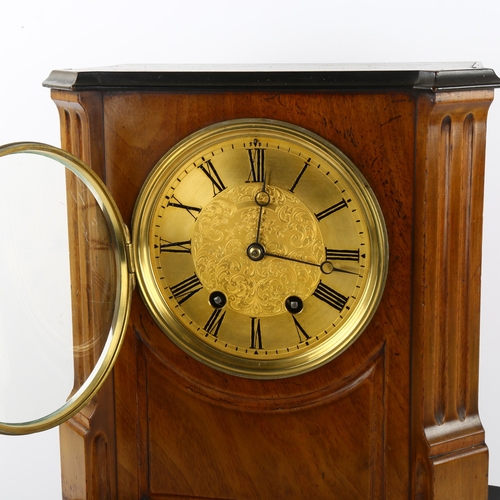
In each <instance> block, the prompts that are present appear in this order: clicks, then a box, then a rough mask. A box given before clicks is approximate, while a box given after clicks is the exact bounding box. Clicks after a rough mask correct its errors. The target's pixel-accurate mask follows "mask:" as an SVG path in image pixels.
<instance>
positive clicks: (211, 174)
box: [198, 158, 226, 196]
mask: <svg viewBox="0 0 500 500" xmlns="http://www.w3.org/2000/svg"><path fill="white" fill-rule="evenodd" d="M202 159H203V160H205V159H204V158H202ZM198 168H199V169H201V171H202V172H203V173H204V174H205V175H206V176H207V177H208V178H209V179H210V181H211V182H212V188H213V190H214V196H215V195H217V194H219V193H220V192H221V191H224V189H226V186H224V183H223V182H222V179H221V178H220V176H219V174H218V172H217V170H215V167H214V166H213V164H212V160H207V161H205V163H204V164H203V165H200V166H199V167H198Z"/></svg>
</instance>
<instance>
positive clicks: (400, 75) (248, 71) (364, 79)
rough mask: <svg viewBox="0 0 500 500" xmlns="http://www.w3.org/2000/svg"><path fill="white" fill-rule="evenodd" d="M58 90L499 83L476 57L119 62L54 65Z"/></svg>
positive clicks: (48, 83)
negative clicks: (431, 60) (310, 61)
mask: <svg viewBox="0 0 500 500" xmlns="http://www.w3.org/2000/svg"><path fill="white" fill-rule="evenodd" d="M43 85H44V86H45V87H49V88H53V89H61V90H87V89H127V88H144V89H147V88H150V89H153V88H164V89H186V88H195V89H196V88H197V89H199V90H203V89H205V90H217V89H220V90H227V89H234V90H237V89H255V90H269V89H276V90H294V89H298V90H300V89H312V90H394V89H401V90H402V89H406V90H408V89H420V90H428V91H433V92H437V91H446V90H460V89H482V88H497V87H500V79H499V78H498V77H497V75H496V74H495V72H494V71H493V70H492V69H488V68H483V66H482V64H481V63H479V62H458V63H418V64H417V63H403V64H362V65H359V64H269V65H265V64H259V65H246V64H245V65H243V64H242V65H239V64H235V65H122V66H109V67H103V68H90V69H67V70H54V71H52V72H51V73H50V75H49V77H48V78H47V79H46V80H45V81H44V82H43Z"/></svg>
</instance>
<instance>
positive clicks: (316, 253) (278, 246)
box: [191, 183, 326, 317]
mask: <svg viewBox="0 0 500 500" xmlns="http://www.w3.org/2000/svg"><path fill="white" fill-rule="evenodd" d="M259 196H260V197H262V187H261V185H260V184H255V183H249V184H244V185H241V186H238V187H235V188H233V189H228V190H225V191H223V192H221V193H219V194H218V195H217V196H216V197H215V198H214V199H213V200H212V201H211V202H210V203H209V204H207V205H206V206H205V207H204V208H203V210H202V211H201V212H200V214H199V217H198V219H197V221H196V223H195V226H194V229H193V235H192V240H191V252H192V257H193V261H194V265H195V269H196V275H197V276H198V277H199V279H200V281H201V283H202V284H203V286H204V287H205V288H206V289H207V290H208V291H209V292H211V291H214V290H220V291H221V292H223V293H224V294H225V296H226V297H227V307H229V308H231V309H233V310H234V311H236V312H239V313H242V314H246V315H248V316H258V317H265V316H274V315H277V314H281V313H283V312H286V311H287V309H286V306H285V302H286V299H287V298H288V297H290V296H296V297H299V298H300V299H301V300H305V299H306V298H307V297H309V296H310V295H311V294H312V293H313V292H314V290H315V289H316V287H317V286H318V283H319V280H320V277H321V269H320V267H319V266H318V264H320V263H322V262H324V261H325V258H326V257H325V244H324V242H323V237H322V234H321V231H320V229H319V225H318V222H317V220H316V219H315V217H314V215H313V214H312V213H311V211H310V210H309V209H308V208H307V207H306V206H305V205H304V204H303V203H302V202H301V201H300V200H299V199H298V198H296V197H295V196H294V195H293V194H291V193H290V192H287V191H285V190H283V189H280V188H277V187H275V186H267V187H266V192H265V199H264V198H262V200H261V203H263V205H262V207H263V211H262V215H261V220H260V224H261V226H260V236H259V242H256V241H255V234H256V228H257V224H258V221H259V212H260V210H261V205H259V204H257V203H256V199H259ZM256 197H257V198H256ZM264 203H265V205H264ZM271 254H272V255H271ZM280 257H281V258H280ZM304 263H311V264H313V265H305V264H304Z"/></svg>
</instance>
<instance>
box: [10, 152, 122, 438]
mask: <svg viewBox="0 0 500 500" xmlns="http://www.w3.org/2000/svg"><path fill="white" fill-rule="evenodd" d="M0 235H1V237H0V277H1V278H0V432H2V433H7V434H22V433H29V432H36V431H40V430H44V429H47V428H50V427H53V426H55V425H58V424H60V423H62V422H63V421H64V420H66V419H67V418H69V417H70V416H72V415H73V414H75V413H76V412H77V411H79V410H80V409H81V408H82V406H83V405H85V404H86V403H87V402H88V401H89V399H90V398H91V397H92V396H93V394H95V392H96V391H97V389H98V388H99V387H100V385H101V384H102V382H103V381H104V379H105V377H106V375H107V374H108V372H109V370H110V369H111V367H112V365H113V362H114V359H115V357H116V354H117V351H118V349H119V346H120V344H121V340H122V336H123V330H124V327H125V324H126V320H127V317H128V310H129V294H130V286H129V285H130V279H131V278H130V276H129V273H128V271H127V269H128V266H127V262H126V253H125V244H126V242H125V232H124V226H123V223H122V221H121V218H120V215H119V213H118V211H117V209H116V207H115V205H114V203H113V202H112V201H111V200H110V199H109V195H108V194H107V191H106V189H105V188H104V186H103V185H102V183H101V181H100V180H99V179H98V178H97V177H96V175H95V174H94V173H93V172H92V171H90V170H89V169H88V168H87V167H86V166H85V165H84V164H83V163H82V162H80V161H79V160H78V159H76V158H74V157H72V156H71V155H69V154H68V153H66V152H63V151H61V150H58V149H56V148H52V147H50V146H46V145H40V144H28V143H23V144H14V145H9V146H4V147H2V148H0Z"/></svg>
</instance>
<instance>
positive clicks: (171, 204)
mask: <svg viewBox="0 0 500 500" xmlns="http://www.w3.org/2000/svg"><path fill="white" fill-rule="evenodd" d="M167 198H168V197H167ZM172 200H173V201H172ZM167 207H174V208H182V209H183V210H186V211H187V212H188V214H189V215H190V216H191V217H192V218H193V219H195V220H196V216H195V215H194V214H193V213H192V212H201V208H200V207H191V206H189V205H184V204H183V203H181V202H180V201H179V200H178V199H177V198H176V197H175V196H172V197H171V198H169V199H168V204H167Z"/></svg>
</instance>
